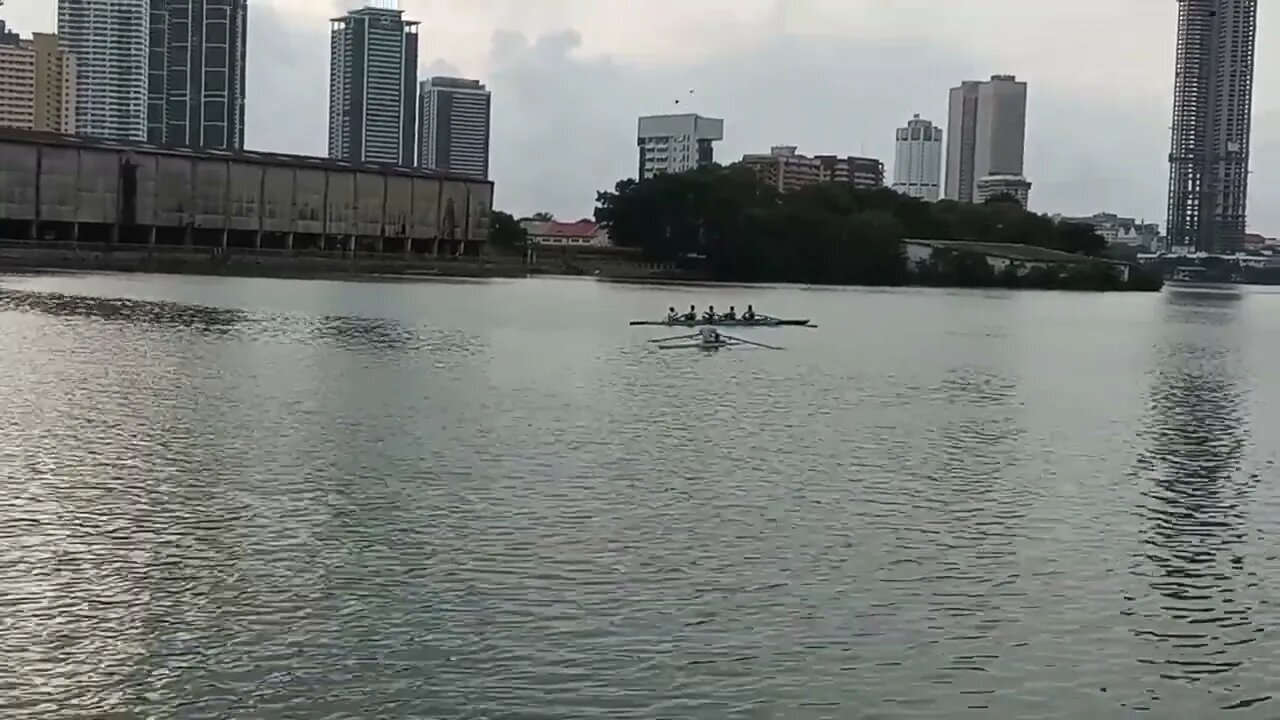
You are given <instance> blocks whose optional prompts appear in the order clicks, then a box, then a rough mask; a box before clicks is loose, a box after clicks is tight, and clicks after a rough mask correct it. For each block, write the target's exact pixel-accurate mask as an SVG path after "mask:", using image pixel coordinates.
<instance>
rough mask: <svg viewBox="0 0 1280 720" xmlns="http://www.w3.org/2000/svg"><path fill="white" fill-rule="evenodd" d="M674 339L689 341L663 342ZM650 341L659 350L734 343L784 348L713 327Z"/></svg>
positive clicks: (725, 346) (713, 346)
mask: <svg viewBox="0 0 1280 720" xmlns="http://www.w3.org/2000/svg"><path fill="white" fill-rule="evenodd" d="M672 340H685V341H687V342H683V343H680V344H678V345H670V344H662V343H670V342H671V341H672ZM688 341H691V342H688ZM649 342H651V343H656V344H657V347H658V349H659V350H690V349H696V350H719V349H720V348H727V347H732V346H734V345H749V346H753V347H760V348H765V349H767V350H781V349H782V348H780V347H777V346H776V345H766V344H764V343H758V342H755V341H754V340H746V339H744V338H739V337H734V336H732V335H725V334H724V333H722V332H720V331H719V330H716V329H715V328H712V327H702V328H699V329H698V332H696V333H694V334H692V335H675V336H672V337H665V338H656V339H654V340H650V341H649Z"/></svg>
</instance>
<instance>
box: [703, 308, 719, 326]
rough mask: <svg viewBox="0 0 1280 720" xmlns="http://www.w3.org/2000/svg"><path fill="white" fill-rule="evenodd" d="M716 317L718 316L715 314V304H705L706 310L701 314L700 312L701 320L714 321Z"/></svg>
mask: <svg viewBox="0 0 1280 720" xmlns="http://www.w3.org/2000/svg"><path fill="white" fill-rule="evenodd" d="M716 317H718V316H717V315H716V306H715V305H709V306H707V311H706V312H705V313H703V314H702V319H703V320H705V321H707V322H715V321H716Z"/></svg>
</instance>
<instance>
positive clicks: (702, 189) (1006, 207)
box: [595, 166, 1118, 288]
mask: <svg viewBox="0 0 1280 720" xmlns="http://www.w3.org/2000/svg"><path fill="white" fill-rule="evenodd" d="M595 218H596V220H597V222H600V223H603V224H604V225H605V227H607V228H608V230H609V233H610V236H611V237H612V239H613V242H614V244H616V245H620V246H624V247H634V248H640V249H641V250H642V251H643V252H644V254H645V256H646V257H648V258H649V259H653V260H661V261H673V262H677V263H686V264H690V265H696V266H698V267H700V269H702V270H704V271H705V272H707V273H709V274H710V275H711V276H712V277H713V278H715V279H719V280H727V281H741V282H802V283H814V284H822V283H829V284H857V285H901V284H906V283H908V282H927V283H931V284H974V285H1002V284H1004V285H1010V284H1016V283H1018V282H1021V283H1023V285H1024V286H1025V284H1026V283H1027V282H1037V283H1039V284H1040V285H1041V286H1046V287H1053V286H1063V287H1074V286H1076V285H1082V286H1086V287H1099V288H1106V287H1110V286H1112V285H1115V284H1117V283H1118V278H1114V277H1113V278H1110V279H1108V277H1107V276H1108V271H1107V270H1106V267H1105V266H1103V265H1101V264H1100V265H1098V266H1094V267H1089V268H1088V270H1087V272H1084V273H1083V275H1084V277H1082V278H1074V279H1073V278H1070V277H1065V278H1064V277H1062V275H1063V274H1062V273H1041V274H1040V275H1042V276H1044V275H1052V276H1053V277H1040V278H1037V277H1036V276H1035V275H1034V274H1033V275H1032V277H1031V278H1030V280H1028V279H1027V278H1016V277H1010V274H1009V273H1005V274H1004V275H1003V276H1001V275H998V274H996V273H994V272H990V273H988V272H987V271H986V270H983V269H981V268H978V267H977V266H976V265H975V264H974V263H972V262H969V261H965V260H956V259H955V258H945V257H944V258H939V259H938V262H936V263H931V264H932V265H935V267H932V268H911V267H908V264H907V262H906V260H905V258H904V255H903V253H902V250H901V244H900V242H899V241H900V240H901V239H903V238H919V239H940V240H975V241H982V242H989V243H1020V244H1024V245H1033V246H1038V247H1044V248H1052V249H1055V250H1062V251H1065V252H1070V253H1078V254H1084V255H1090V256H1099V255H1101V254H1102V253H1103V252H1104V251H1105V249H1106V240H1105V239H1104V238H1102V237H1101V236H1100V235H1098V233H1097V232H1096V231H1095V230H1094V228H1093V227H1092V226H1089V225H1080V224H1072V223H1057V222H1054V221H1053V220H1052V219H1050V218H1048V217H1046V216H1043V215H1037V214H1035V213H1032V212H1028V211H1027V210H1025V209H1023V208H1022V206H1021V205H1020V204H1019V203H1018V202H1017V201H1016V200H1014V199H1013V198H1008V197H1000V198H994V199H992V200H990V201H988V202H986V203H983V204H972V203H958V202H952V201H945V200H944V201H940V202H932V203H931V202H925V201H922V200H919V199H916V198H912V197H909V196H907V195H903V194H901V193H898V192H895V191H893V190H890V189H887V188H878V189H874V190H864V189H858V188H855V187H853V186H852V185H850V184H848V183H824V184H818V185H811V186H808V187H805V188H802V189H799V190H795V191H792V192H787V193H780V192H778V191H777V190H776V189H775V188H773V187H772V186H770V185H768V184H767V183H764V182H761V181H760V180H759V179H758V178H757V176H756V175H755V173H754V172H752V171H751V170H750V169H749V168H745V167H741V166H729V167H721V166H711V167H705V168H699V169H697V170H693V171H690V172H685V173H679V174H668V175H660V176H658V177H655V178H652V179H649V180H645V181H643V182H640V181H636V180H634V179H627V180H622V181H619V182H618V183H617V184H616V185H615V186H614V188H613V190H612V191H606V192H600V193H598V194H597V196H596V211H595ZM956 263H959V264H958V265H956ZM949 264H950V265H955V266H954V267H951V266H949ZM982 264H983V265H985V262H983V263H982ZM1098 268H1102V269H1101V270H1099V269H1098ZM957 273H960V274H961V275H960V276H957ZM1066 274H1067V275H1070V274H1071V272H1070V271H1068V272H1067V273H1066ZM960 281H964V282H960Z"/></svg>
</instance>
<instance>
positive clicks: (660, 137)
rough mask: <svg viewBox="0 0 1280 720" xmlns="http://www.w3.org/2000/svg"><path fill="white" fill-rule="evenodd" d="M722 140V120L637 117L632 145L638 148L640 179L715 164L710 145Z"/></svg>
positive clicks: (693, 116) (713, 153) (712, 149)
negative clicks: (634, 142) (633, 143)
mask: <svg viewBox="0 0 1280 720" xmlns="http://www.w3.org/2000/svg"><path fill="white" fill-rule="evenodd" d="M723 139H724V120H721V119H719V118H710V117H703V116H701V115H695V114H692V113H690V114H685V115H647V116H644V117H642V118H640V122H639V124H638V126H637V129H636V145H637V147H639V149H640V168H639V173H640V179H641V180H647V179H649V178H651V177H653V176H655V175H660V174H662V173H680V172H685V171H687V170H693V169H694V168H699V167H705V166H707V165H710V164H712V163H713V162H715V150H714V148H713V147H712V143H715V142H717V141H720V140H723Z"/></svg>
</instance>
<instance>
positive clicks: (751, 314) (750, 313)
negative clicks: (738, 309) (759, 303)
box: [742, 305, 756, 320]
mask: <svg viewBox="0 0 1280 720" xmlns="http://www.w3.org/2000/svg"><path fill="white" fill-rule="evenodd" d="M742 319H743V320H755V319H756V311H755V308H753V307H751V306H750V305H748V306H747V310H746V312H744V313H742Z"/></svg>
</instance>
